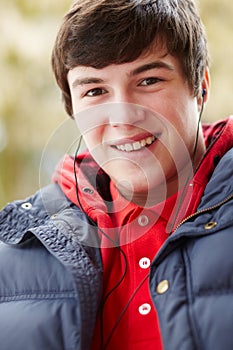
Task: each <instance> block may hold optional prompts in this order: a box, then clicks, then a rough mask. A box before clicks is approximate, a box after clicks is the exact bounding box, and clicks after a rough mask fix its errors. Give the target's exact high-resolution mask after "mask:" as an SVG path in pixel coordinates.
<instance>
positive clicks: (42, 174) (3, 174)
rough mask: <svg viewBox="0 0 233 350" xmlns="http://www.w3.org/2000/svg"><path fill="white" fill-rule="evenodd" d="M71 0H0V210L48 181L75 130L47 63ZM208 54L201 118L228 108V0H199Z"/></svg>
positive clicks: (231, 14)
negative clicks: (208, 78) (208, 74)
mask: <svg viewBox="0 0 233 350" xmlns="http://www.w3.org/2000/svg"><path fill="white" fill-rule="evenodd" d="M70 4H71V1H70V0H40V1H32V0H1V2H0V14H1V21H0V67H1V68H0V69H1V71H0V207H2V206H4V205H5V204H6V203H7V202H9V201H12V200H14V199H20V198H24V197H25V196H28V195H30V194H31V193H33V192H34V191H35V190H37V189H38V188H39V187H41V186H44V185H45V184H46V183H49V181H50V177H51V175H52V172H53V168H54V165H55V164H56V162H57V161H58V159H59V158H60V157H61V156H62V155H63V154H64V152H65V151H69V150H68V148H69V146H70V144H71V143H72V142H73V141H75V135H76V134H77V130H76V129H75V128H76V127H75V126H74V123H73V122H72V121H70V120H69V118H68V117H67V116H66V114H65V112H64V109H63V106H62V102H61V97H60V92H59V90H58V88H57V86H56V84H55V81H54V78H53V75H52V71H51V68H50V56H51V50H52V47H53V42H54V39H55V36H56V33H57V30H58V28H59V25H60V23H61V19H62V16H63V14H64V13H65V12H66V11H67V9H68V8H69V7H70ZM199 8H200V13H201V16H202V19H203V22H204V24H205V26H206V31H207V36H208V40H209V48H210V54H211V76H212V79H211V81H212V88H211V96H210V100H209V103H208V105H207V107H206V108H205V112H204V121H206V122H213V121H215V120H217V119H220V118H224V117H225V116H227V115H229V114H231V113H233V103H232V96H233V79H232V78H233V60H232V58H233V44H232V35H233V21H232V18H233V2H231V1H229V0H211V1H210V0H199Z"/></svg>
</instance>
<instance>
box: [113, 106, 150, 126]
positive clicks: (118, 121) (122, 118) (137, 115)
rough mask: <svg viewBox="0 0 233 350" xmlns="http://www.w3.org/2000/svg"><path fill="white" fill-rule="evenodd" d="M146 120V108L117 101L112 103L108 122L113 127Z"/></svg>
mask: <svg viewBox="0 0 233 350" xmlns="http://www.w3.org/2000/svg"><path fill="white" fill-rule="evenodd" d="M144 120H145V109H144V108H143V107H142V106H140V105H137V104H134V103H129V102H115V103H112V104H111V108H110V110H109V115H108V122H109V125H111V126H113V127H117V126H121V125H124V126H126V125H128V126H130V125H132V126H133V125H135V124H139V123H140V122H142V121H144Z"/></svg>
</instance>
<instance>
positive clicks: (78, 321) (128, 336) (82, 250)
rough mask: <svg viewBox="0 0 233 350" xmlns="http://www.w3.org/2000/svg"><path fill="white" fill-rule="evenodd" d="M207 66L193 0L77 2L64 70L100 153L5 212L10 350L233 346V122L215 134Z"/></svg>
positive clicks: (60, 60) (72, 108) (57, 68)
mask: <svg viewBox="0 0 233 350" xmlns="http://www.w3.org/2000/svg"><path fill="white" fill-rule="evenodd" d="M208 65H209V60H208V49H207V42H206V36H205V32H204V28H203V25H202V23H201V20H200V18H199V15H198V12H197V9H196V6H195V2H194V1H193V0H179V1H177V0H166V1H165V0H163V1H161V0H157V1H152V0H141V1H140V0H96V1H93V0H78V1H76V2H75V3H74V5H73V6H72V8H71V9H70V11H69V12H68V13H67V14H66V16H65V17H64V21H63V23H62V25H61V28H60V30H59V33H58V36H57V39H56V42H55V46H54V49H53V55H52V66H53V71H54V73H55V77H56V80H57V83H58V85H59V86H60V88H61V91H62V95H63V100H64V104H65V108H66V111H67V112H68V114H69V115H70V116H71V117H72V118H74V119H75V121H76V123H77V125H78V127H79V129H80V131H81V134H82V136H83V139H84V141H85V143H86V146H87V151H86V152H84V153H82V154H80V155H77V154H76V155H75V157H72V156H69V155H67V156H65V158H64V159H62V161H61V163H60V164H59V165H58V167H57V169H56V171H55V174H54V177H53V184H52V185H50V186H48V187H46V188H44V189H41V190H40V191H39V192H38V193H36V195H34V196H33V197H30V198H29V199H27V200H26V201H17V202H14V203H11V204H9V205H8V206H7V207H6V208H5V209H4V210H3V212H2V213H1V216H0V221H1V240H2V241H3V243H4V244H2V245H1V254H0V266H1V270H0V277H1V281H2V283H1V300H2V303H1V304H0V310H1V315H3V316H2V320H1V322H0V324H1V327H2V329H3V331H2V332H0V340H1V349H3V350H6V349H7V350H8V349H14V348H17V350H26V349H30V350H31V349H38V350H39V349H43V350H44V349H49V350H52V349H54V350H55V349H56V350H58V349H67V350H68V349H69V350H71V349H72V350H77V349H83V350H86V349H111V350H115V349H119V348H121V349H133V350H141V349H144V348H145V349H148V350H152V349H153V350H154V349H157V350H159V349H162V348H164V349H166V350H178V349H179V350H194V349H205V350H213V349H214V350H218V349H219V350H220V349H224V350H231V349H232V348H233V335H232V329H231V328H232V322H233V309H232V307H231V301H232V291H233V278H232V268H233V255H232V244H233V235H232V232H233V230H232V225H233V216H232V199H233V195H232V187H233V185H232V174H233V171H232V164H233V160H232V156H233V151H232V144H233V139H232V135H233V121H232V118H227V119H226V120H223V121H220V122H217V123H215V124H214V125H203V126H201V121H200V119H201V116H202V112H203V108H204V105H205V103H206V102H207V99H208V96H209V86H210V78H209V69H208ZM76 153H78V148H77V152H76Z"/></svg>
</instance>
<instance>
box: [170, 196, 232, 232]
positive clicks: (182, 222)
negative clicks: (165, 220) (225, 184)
mask: <svg viewBox="0 0 233 350" xmlns="http://www.w3.org/2000/svg"><path fill="white" fill-rule="evenodd" d="M231 199H233V194H231V195H229V196H228V197H226V198H225V199H224V200H222V201H221V202H219V203H217V204H215V205H213V206H212V207H209V208H205V209H201V210H199V211H196V212H195V213H193V214H191V215H189V216H188V217H187V218H185V219H184V220H182V221H181V222H180V223H179V224H178V225H177V226H176V228H175V230H174V231H173V232H175V231H176V230H177V229H178V228H180V226H181V225H183V224H184V223H185V222H186V221H188V220H189V219H191V218H193V217H195V216H198V215H200V214H203V213H206V212H208V211H210V210H214V209H217V208H219V207H221V205H223V204H225V203H227V202H228V201H229V200H231Z"/></svg>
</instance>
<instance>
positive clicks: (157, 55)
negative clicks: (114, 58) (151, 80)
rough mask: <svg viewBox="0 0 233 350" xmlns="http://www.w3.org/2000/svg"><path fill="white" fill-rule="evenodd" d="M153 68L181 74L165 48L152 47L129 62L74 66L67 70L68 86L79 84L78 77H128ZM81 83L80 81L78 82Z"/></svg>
mask: <svg viewBox="0 0 233 350" xmlns="http://www.w3.org/2000/svg"><path fill="white" fill-rule="evenodd" d="M153 68H157V69H167V70H170V71H172V70H176V71H177V72H178V73H180V72H181V68H180V62H179V60H178V59H177V58H176V57H174V56H172V55H170V54H169V53H168V52H167V48H166V47H165V46H164V45H163V46H162V45H153V46H151V47H150V48H149V49H148V50H146V51H144V52H143V53H142V54H141V55H140V56H139V57H138V58H137V59H135V60H134V61H131V62H126V63H120V64H110V65H108V66H106V67H104V68H100V69H99V68H94V67H92V66H76V67H75V68H73V69H71V70H69V72H68V75H67V78H68V82H69V84H70V85H73V84H74V83H75V82H76V83H77V82H78V83H79V80H77V79H79V77H80V79H82V78H83V77H87V79H88V77H89V76H90V77H95V76H96V77H104V76H106V77H107V76H108V77H111V75H112V74H113V73H115V72H116V73H117V74H123V73H125V74H127V75H128V76H129V77H131V76H134V75H137V74H140V73H142V72H144V71H146V70H150V69H153ZM80 82H82V80H81V81H80Z"/></svg>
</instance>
